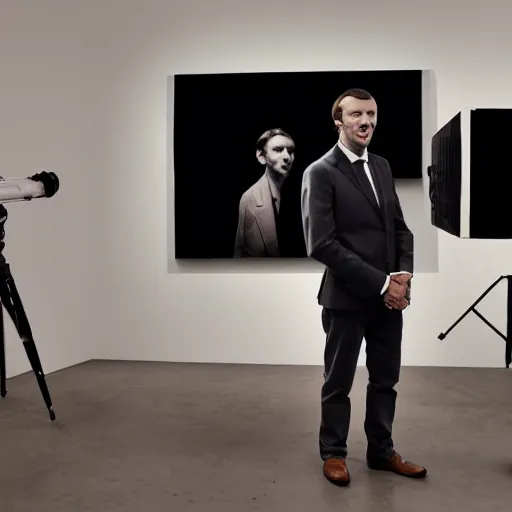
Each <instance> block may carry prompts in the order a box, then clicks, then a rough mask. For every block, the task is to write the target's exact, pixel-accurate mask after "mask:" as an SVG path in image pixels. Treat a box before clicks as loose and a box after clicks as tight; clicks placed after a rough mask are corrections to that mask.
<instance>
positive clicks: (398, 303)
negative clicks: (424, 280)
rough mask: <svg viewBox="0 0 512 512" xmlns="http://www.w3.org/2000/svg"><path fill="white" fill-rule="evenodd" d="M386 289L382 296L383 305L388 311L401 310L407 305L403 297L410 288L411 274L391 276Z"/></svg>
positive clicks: (407, 301) (406, 300) (407, 302)
mask: <svg viewBox="0 0 512 512" xmlns="http://www.w3.org/2000/svg"><path fill="white" fill-rule="evenodd" d="M390 277H391V280H390V282H389V286H388V289H387V290H386V293H385V294H384V303H385V304H386V306H387V307H388V308H389V309H399V310H403V309H405V308H406V307H407V306H408V305H409V300H408V299H407V297H406V296H405V295H406V293H407V290H408V288H409V286H410V283H409V282H410V280H411V278H412V275H411V274H396V275H391V276H390Z"/></svg>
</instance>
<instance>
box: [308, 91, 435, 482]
mask: <svg viewBox="0 0 512 512" xmlns="http://www.w3.org/2000/svg"><path fill="white" fill-rule="evenodd" d="M331 115H332V119H333V122H334V126H335V128H336V131H337V132H338V141H337V142H336V144H335V145H334V146H333V147H332V148H331V149H330V150H329V151H328V152H327V153H326V154H324V155H323V156H322V157H320V158H319V159H318V160H316V161H315V162H313V163H312V164H310V165H309V166H308V167H307V168H306V170H305V172H304V175H303V179H302V222H303V228H304V235H305V240H306V247H307V251H308V256H310V257H312V258H314V259H315V260H317V261H319V262H321V263H322V264H324V265H325V267H326V268H325V271H324V274H323V276H322V281H321V285H320V290H319V292H318V302H319V304H320V305H321V306H322V307H323V309H322V325H323V329H324V331H325V333H326V345H325V353H324V361H325V371H324V383H323V386H322V394H321V400H322V402H321V423H320V432H319V449H320V456H321V458H322V460H323V462H324V464H323V473H324V476H325V477H326V478H327V479H328V480H329V481H331V482H333V483H335V484H337V485H347V484H348V483H349V482H350V474H349V470H348V467H347V464H346V456H347V437H348V432H349V425H350V416H351V402H350V398H349V393H350V391H351V388H352V384H353V379H354V376H355V372H356V367H357V361H358V357H359V353H360V349H361V344H362V340H363V338H364V339H365V341H366V354H367V359H366V366H367V368H368V373H369V382H368V386H367V396H366V417H365V421H364V430H365V434H366V438H367V449H366V461H367V464H368V466H369V467H370V468H371V469H376V470H385V471H393V472H395V473H398V474H401V475H404V476H408V477H414V478H421V477H424V476H425V475H426V469H425V468H423V467H421V466H418V465H417V464H414V463H411V462H408V461H406V460H404V459H403V458H402V457H401V456H400V455H399V454H398V453H397V452H396V451H395V448H394V444H393V440H392V426H393V420H394V415H395V403H396V396H397V392H396V390H395V386H396V384H397V383H398V381H399V375H400V367H401V343H402V327H403V316H402V315H403V310H404V309H405V308H406V307H407V306H408V303H409V302H408V286H409V282H410V279H411V278H412V274H413V267H414V265H413V260H414V254H413V235H412V233H411V231H410V230H409V228H408V227H407V224H406V222H405V220H404V216H403V213H402V208H401V205H400V201H399V199H398V196H397V194H396V190H395V186H394V180H393V175H392V173H391V169H390V165H389V163H388V161H387V160H386V159H384V158H382V157H380V156H377V155H375V154H373V153H369V152H368V149H367V148H368V146H369V144H370V141H371V139H372V135H373V132H374V130H375V127H376V125H377V104H376V101H375V99H374V98H373V97H372V95H371V94H370V93H368V92H367V91H365V90H362V89H350V90H348V91H346V92H344V93H343V94H342V95H341V96H339V97H338V98H337V99H336V101H335V102H334V105H333V108H332V112H331Z"/></svg>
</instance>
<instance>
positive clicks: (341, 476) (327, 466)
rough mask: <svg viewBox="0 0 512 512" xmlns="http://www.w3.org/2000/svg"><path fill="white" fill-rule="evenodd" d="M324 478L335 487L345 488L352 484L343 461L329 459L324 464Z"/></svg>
mask: <svg viewBox="0 0 512 512" xmlns="http://www.w3.org/2000/svg"><path fill="white" fill-rule="evenodd" d="M324 476H325V478H327V480H329V481H330V482H332V483H333V484H335V485H340V486H345V485H348V484H349V483H350V474H349V472H348V468H347V464H346V462H345V461H344V460H343V459H327V460H326V461H325V462H324Z"/></svg>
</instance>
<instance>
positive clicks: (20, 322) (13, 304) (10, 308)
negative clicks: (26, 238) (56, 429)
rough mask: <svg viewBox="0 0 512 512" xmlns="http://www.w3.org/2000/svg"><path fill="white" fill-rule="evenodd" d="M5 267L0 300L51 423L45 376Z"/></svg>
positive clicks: (50, 407)
mask: <svg viewBox="0 0 512 512" xmlns="http://www.w3.org/2000/svg"><path fill="white" fill-rule="evenodd" d="M5 267H6V269H5V270H4V272H5V283H4V284H5V286H4V287H2V290H1V292H0V293H1V299H2V302H3V304H4V306H5V309H6V310H7V312H8V313H9V315H10V317H11V319H12V321H13V323H14V325H15V326H16V330H17V331H18V334H19V336H20V338H21V340H22V342H23V346H24V348H25V352H26V353H27V356H28V359H29V361H30V364H31V365H32V369H33V370H34V373H35V375H36V378H37V382H38V383H39V388H40V390H41V394H42V395H43V399H44V402H45V404H46V407H47V408H48V411H49V413H50V418H51V420H52V421H54V420H55V412H54V411H53V405H52V401H51V398H50V392H49V391H48V387H47V385H46V380H45V375H44V372H43V368H42V366H41V361H40V359H39V354H38V352H37V348H36V345H35V343H34V338H33V337H32V329H31V328H30V324H29V322H28V318H27V315H26V314H25V309H24V308H23V304H22V302H21V299H20V296H19V294H18V290H17V289H16V284H15V282H14V278H13V277H12V275H11V273H10V269H9V265H8V264H5Z"/></svg>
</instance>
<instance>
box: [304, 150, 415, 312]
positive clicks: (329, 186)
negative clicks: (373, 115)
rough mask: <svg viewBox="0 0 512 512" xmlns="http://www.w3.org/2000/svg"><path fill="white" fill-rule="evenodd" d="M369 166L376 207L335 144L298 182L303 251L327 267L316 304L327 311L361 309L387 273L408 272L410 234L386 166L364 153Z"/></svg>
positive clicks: (379, 288) (376, 293)
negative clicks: (299, 183)
mask: <svg viewBox="0 0 512 512" xmlns="http://www.w3.org/2000/svg"><path fill="white" fill-rule="evenodd" d="M368 164H369V167H370V170H371V173H372V177H373V181H374V184H375V186H376V189H377V193H378V195H379V201H380V208H379V206H378V205H377V203H376V201H375V198H374V197H371V195H370V194H368V193H365V189H364V187H362V186H361V182H360V181H359V180H360V176H358V175H359V173H357V172H355V171H354V170H353V168H352V164H351V162H350V160H349V159H348V158H347V156H346V155H345V154H344V153H343V151H342V150H341V149H340V148H339V146H338V145H337V144H336V145H335V146H334V147H333V148H332V149H331V150H330V151H328V152H327V153H326V154H325V155H323V156H322V157H321V158H319V159H318V160H317V161H315V162H313V163H312V164H311V165H309V166H308V167H307V169H306V170H305V171H304V175H303V178H302V197H301V201H302V202H301V204H302V222H303V228H304V236H305V241H306V247H307V251H308V256H310V257H312V258H314V259H315V260H318V261H319V262H321V263H323V264H324V265H325V266H326V270H325V272H324V275H323V277H322V282H321V285H320V291H319V293H318V301H319V304H321V305H323V306H325V307H327V308H337V309H344V308H348V309H355V308H360V307H363V306H364V305H365V304H368V303H369V301H372V300H374V299H376V298H378V297H380V294H381V291H382V288H383V286H384V284H385V282H386V278H387V276H388V275H389V274H390V273H391V272H400V271H408V272H411V273H413V269H414V264H413V235H412V233H411V231H410V230H409V228H408V227H407V224H406V223H405V220H404V216H403V213H402V208H401V206H400V201H399V199H398V196H397V194H396V190H395V185H394V180H393V176H392V174H391V169H390V166H389V163H388V161H387V160H386V159H384V158H382V157H379V156H377V155H374V154H372V153H369V154H368Z"/></svg>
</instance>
